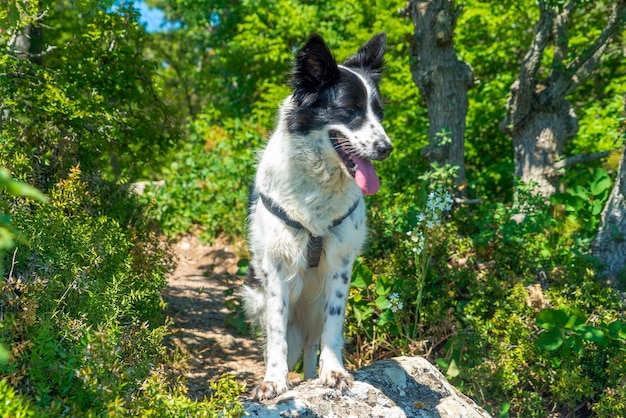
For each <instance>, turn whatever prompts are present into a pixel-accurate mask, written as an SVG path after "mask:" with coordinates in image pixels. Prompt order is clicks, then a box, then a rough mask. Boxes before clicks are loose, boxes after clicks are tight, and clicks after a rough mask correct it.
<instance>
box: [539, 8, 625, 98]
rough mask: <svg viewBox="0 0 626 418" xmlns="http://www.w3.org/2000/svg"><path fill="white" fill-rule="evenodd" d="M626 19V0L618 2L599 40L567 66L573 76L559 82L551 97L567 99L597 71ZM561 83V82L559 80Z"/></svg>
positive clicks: (568, 71)
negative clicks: (603, 55)
mask: <svg viewBox="0 0 626 418" xmlns="http://www.w3.org/2000/svg"><path fill="white" fill-rule="evenodd" d="M625 19H626V0H618V1H617V2H616V3H615V5H614V7H613V10H612V12H611V15H610V16H609V19H608V21H607V23H606V26H605V27H604V29H603V30H602V33H601V34H600V36H598V39H596V40H595V42H594V43H593V44H592V45H591V46H589V48H587V49H586V50H585V51H583V53H582V54H580V55H579V56H577V57H576V58H575V59H574V60H573V61H572V62H570V63H569V64H568V65H567V68H566V70H567V71H566V74H571V76H570V77H569V78H567V79H566V80H563V82H557V83H555V84H554V85H553V86H552V87H551V88H550V90H551V91H550V94H549V96H550V97H565V96H567V95H568V94H569V93H570V92H571V91H572V90H574V89H575V88H576V87H578V85H580V84H581V83H583V82H584V81H585V80H587V78H589V76H590V75H591V72H592V71H593V70H594V69H595V67H596V66H597V65H598V62H599V61H600V57H601V56H602V54H603V53H604V50H605V49H606V47H607V46H608V45H609V43H611V40H612V39H613V37H614V36H615V34H616V33H617V32H618V31H619V29H620V27H621V26H622V25H623V24H624V20H625ZM559 81H560V80H559Z"/></svg>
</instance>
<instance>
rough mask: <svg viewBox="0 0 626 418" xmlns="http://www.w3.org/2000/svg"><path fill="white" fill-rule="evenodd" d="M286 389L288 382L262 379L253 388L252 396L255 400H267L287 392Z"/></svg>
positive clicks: (287, 388)
mask: <svg viewBox="0 0 626 418" xmlns="http://www.w3.org/2000/svg"><path fill="white" fill-rule="evenodd" d="M287 390H289V383H288V382H268V381H263V383H261V384H260V385H259V386H257V387H256V388H254V391H253V392H252V397H253V398H254V399H255V400H257V401H267V400H268V399H272V398H275V397H277V396H278V395H280V394H282V393H285V392H287Z"/></svg>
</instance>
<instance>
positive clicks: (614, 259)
mask: <svg viewBox="0 0 626 418" xmlns="http://www.w3.org/2000/svg"><path fill="white" fill-rule="evenodd" d="M624 112H625V113H626V95H624ZM591 248H592V253H593V255H594V256H595V257H597V258H598V259H599V260H600V262H601V263H602V264H603V265H604V270H603V271H602V272H601V273H600V274H599V276H600V277H603V278H605V279H606V280H607V282H608V283H609V284H610V285H611V286H613V287H615V288H616V289H623V288H624V283H623V282H622V283H620V281H619V280H618V274H619V273H620V271H622V270H624V268H626V148H624V150H623V151H622V159H621V160H620V163H619V169H618V171H617V177H616V178H615V185H614V186H613V190H612V191H611V195H610V196H609V200H608V201H607V202H606V205H605V206H604V210H603V211H602V216H601V220H600V228H599V229H598V235H596V237H595V239H594V240H593V243H592V244H591Z"/></svg>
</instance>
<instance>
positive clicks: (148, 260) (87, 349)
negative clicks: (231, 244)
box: [0, 168, 241, 416]
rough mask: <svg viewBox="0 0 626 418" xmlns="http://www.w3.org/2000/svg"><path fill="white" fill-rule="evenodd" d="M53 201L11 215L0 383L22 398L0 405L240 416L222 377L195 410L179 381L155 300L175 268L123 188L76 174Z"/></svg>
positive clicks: (48, 411) (18, 202)
mask: <svg viewBox="0 0 626 418" xmlns="http://www.w3.org/2000/svg"><path fill="white" fill-rule="evenodd" d="M49 197H50V202H49V203H45V204H30V203H28V202H26V201H25V200H22V199H13V200H12V201H10V204H9V205H8V206H9V211H10V214H11V215H12V217H13V224H14V226H15V228H16V229H17V230H18V231H19V232H20V237H21V239H20V240H19V241H18V245H17V248H16V250H15V253H14V257H10V258H9V257H7V258H6V259H5V262H9V266H10V268H7V270H9V273H10V274H9V275H8V276H7V277H5V278H4V280H3V282H2V289H1V290H2V291H1V292H0V295H1V296H0V305H1V306H2V315H3V318H2V319H3V320H2V321H0V344H2V345H3V346H5V347H7V348H8V349H9V351H10V359H9V361H8V362H6V363H4V364H0V378H1V379H2V380H3V381H4V382H6V383H4V384H8V385H10V386H11V387H14V388H15V389H16V391H17V392H18V393H19V394H20V395H19V396H13V395H12V393H13V392H12V391H11V390H8V389H7V390H5V391H4V392H5V395H4V396H5V399H7V400H10V399H15V400H14V401H11V402H13V403H12V404H15V405H17V406H16V407H15V408H18V410H20V408H21V409H23V410H24V411H25V412H24V414H26V413H28V411H29V410H30V409H32V410H37V411H43V412H41V413H42V414H44V415H51V416H58V415H62V414H70V415H73V416H101V415H105V414H113V415H116V416H118V415H141V416H180V415H181V411H195V412H194V413H193V415H194V416H210V415H211V413H212V411H213V412H215V411H216V410H221V409H223V408H225V405H231V406H232V408H231V406H229V407H228V408H229V409H232V410H233V411H237V405H238V403H237V401H236V397H237V396H238V395H239V393H240V392H241V387H240V386H239V385H237V384H236V383H234V382H233V381H232V380H229V378H228V377H224V378H223V379H222V380H220V383H218V384H217V385H218V386H215V389H216V390H219V391H222V392H218V393H216V395H215V399H214V400H212V401H211V402H200V403H197V402H192V401H190V400H189V399H188V398H187V397H186V396H185V389H184V381H182V380H180V379H175V378H174V376H175V374H176V373H175V370H173V369H172V367H173V362H172V353H170V352H169V351H168V350H166V348H165V347H164V345H163V338H164V336H165V335H166V334H167V333H168V324H167V323H165V321H164V319H165V318H164V306H165V305H164V302H163V300H162V299H161V291H162V289H163V287H164V286H165V276H166V274H167V273H168V272H170V271H171V268H172V263H171V257H170V255H169V253H168V250H167V247H166V246H165V245H164V242H163V241H162V239H160V238H159V235H158V234H157V233H158V230H157V229H156V224H155V223H154V222H152V221H150V220H149V219H148V218H146V217H145V214H144V211H143V210H142V209H141V208H142V206H141V204H140V203H139V202H138V201H137V199H136V198H135V197H134V196H133V195H131V194H130V193H129V191H128V188H124V187H120V186H119V185H115V184H109V183H106V182H103V181H101V180H98V179H97V178H92V179H89V181H88V182H87V181H85V180H83V178H82V174H81V173H80V171H79V170H78V169H76V168H75V169H73V170H72V172H71V173H70V174H69V175H68V177H67V179H66V180H63V181H61V182H59V183H58V184H56V185H55V186H54V187H53V188H52V189H51V190H50V193H49ZM20 400H22V401H23V405H22V404H20V403H19V402H20ZM7 405H9V404H7ZM22 406H23V408H22ZM6 407H7V408H9V406H6ZM29 408H30V409H29ZM196 412H197V413H196ZM203 414H204V415H203ZM24 416H27V415H24Z"/></svg>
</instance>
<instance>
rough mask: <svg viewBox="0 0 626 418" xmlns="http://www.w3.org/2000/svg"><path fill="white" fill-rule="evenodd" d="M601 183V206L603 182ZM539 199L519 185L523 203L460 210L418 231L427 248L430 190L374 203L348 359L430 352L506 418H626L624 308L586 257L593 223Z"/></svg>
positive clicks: (350, 321)
mask: <svg viewBox="0 0 626 418" xmlns="http://www.w3.org/2000/svg"><path fill="white" fill-rule="evenodd" d="M596 173H597V172H596ZM591 178H592V181H595V183H594V184H595V185H594V184H592V185H590V186H589V190H591V189H593V190H596V192H597V193H594V195H595V196H598V198H599V199H601V198H603V193H604V192H601V191H600V188H599V187H597V186H598V185H599V186H603V183H601V182H603V181H604V180H602V179H603V178H604V177H603V176H602V175H601V173H600V174H597V175H596V176H595V177H591ZM594 179H595V180H594ZM417 186H418V187H417V188H416V190H428V186H425V185H421V187H420V185H419V184H418V185H417ZM530 190H531V189H530V188H529V187H527V186H525V185H518V193H517V194H518V196H520V200H519V202H517V204H516V205H505V204H501V203H488V202H484V203H480V204H479V205H475V206H472V207H457V208H455V210H454V211H453V213H452V215H451V216H448V217H445V218H442V219H443V222H442V223H441V225H439V226H438V227H437V228H433V229H428V230H427V231H423V230H420V231H418V232H428V239H427V240H426V241H422V236H424V235H421V234H417V233H416V232H415V228H416V226H418V223H417V220H418V219H419V214H420V213H423V212H424V211H425V209H426V208H427V207H428V206H427V205H428V203H427V202H428V195H427V194H426V192H421V193H420V192H417V191H413V190H411V189H407V190H405V191H404V192H401V193H394V194H388V195H385V194H381V195H379V196H377V198H376V200H374V202H372V203H373V205H370V213H369V215H370V227H371V229H372V231H371V236H372V240H371V241H370V242H371V244H370V246H369V248H368V251H367V252H366V253H365V255H364V257H363V258H362V259H361V260H360V261H359V262H357V263H356V264H355V269H354V272H353V290H352V292H351V296H350V298H351V301H350V303H349V305H350V307H349V309H348V310H347V314H348V318H347V332H348V335H349V337H350V339H351V341H352V345H350V346H348V349H349V351H351V352H352V354H351V360H352V362H353V363H354V364H355V365H357V366H360V365H363V364H366V363H368V362H370V361H372V360H375V359H377V358H381V357H386V356H390V355H397V354H425V355H427V356H429V357H431V359H432V360H434V361H435V362H436V363H437V364H438V365H439V367H440V368H441V369H442V371H443V372H444V373H445V374H446V375H447V377H448V378H449V379H450V380H451V381H452V383H453V384H454V385H456V386H457V387H458V388H459V389H461V390H462V391H463V392H464V393H466V394H468V395H470V396H472V397H474V398H475V399H477V401H478V402H479V403H480V404H482V405H483V406H485V408H487V409H488V410H489V411H490V412H491V413H492V414H494V415H497V416H508V415H511V416H522V417H545V416H547V415H548V414H550V413H552V412H559V413H562V414H572V415H576V414H581V415H585V414H589V413H592V411H593V412H594V413H596V414H598V416H604V417H609V416H622V415H623V408H624V399H625V396H624V393H625V391H626V386H625V379H624V376H625V373H624V361H623V360H624V356H625V355H626V353H625V351H626V350H625V348H624V347H626V344H624V339H623V335H621V334H620V332H621V333H622V334H623V333H624V331H623V324H624V321H625V319H626V317H625V316H624V313H623V310H624V302H623V300H622V298H621V296H620V295H619V294H618V293H617V292H616V291H614V290H613V289H611V288H607V287H604V286H603V285H602V284H601V283H598V282H597V281H596V280H595V278H594V265H593V263H592V260H589V259H588V257H587V256H586V255H585V251H586V248H587V247H585V245H587V244H586V243H588V239H581V237H588V236H589V230H590V227H589V225H590V224H593V222H595V221H594V220H592V219H589V220H585V222H578V223H572V222H571V219H568V216H563V213H564V212H563V210H561V209H560V207H559V206H556V207H555V206H550V205H549V204H547V203H546V202H544V201H543V200H542V199H540V198H536V197H535V196H533V195H532V194H531V193H529V191H530ZM603 190H604V189H603ZM431 196H432V195H431ZM574 209H575V207H574V206H570V207H567V208H566V210H567V211H572V210H574ZM579 210H582V211H588V212H585V213H588V214H589V216H597V212H595V211H593V209H592V208H591V206H582V207H581V208H580V209H579ZM407 231H412V232H411V234H410V235H407ZM423 242H424V243H428V244H427V245H424V246H422V243H423ZM417 244H419V247H420V248H423V249H424V250H426V252H425V253H424V254H425V257H426V258H425V259H422V258H419V257H416V255H417V254H418V253H419V251H418V252H415V251H413V250H412V248H411V247H412V246H414V245H417ZM420 254H421V253H420ZM421 263H424V264H421ZM554 312H562V313H556V314H554ZM554 315H557V319H558V320H557V319H554ZM562 317H565V320H563V318H562ZM550 318H552V319H554V320H552V319H550ZM572 318H573V319H572ZM570 322H571V324H570ZM558 344H560V345H559V346H558V347H556V345H558ZM553 347H556V349H552V348H553ZM562 347H567V349H565V348H562ZM576 416H578V415H576Z"/></svg>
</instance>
